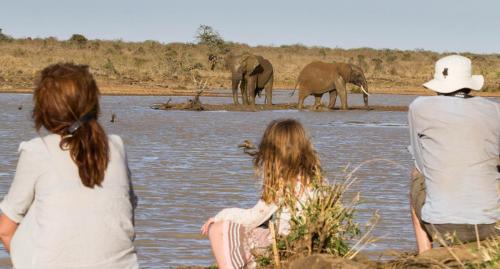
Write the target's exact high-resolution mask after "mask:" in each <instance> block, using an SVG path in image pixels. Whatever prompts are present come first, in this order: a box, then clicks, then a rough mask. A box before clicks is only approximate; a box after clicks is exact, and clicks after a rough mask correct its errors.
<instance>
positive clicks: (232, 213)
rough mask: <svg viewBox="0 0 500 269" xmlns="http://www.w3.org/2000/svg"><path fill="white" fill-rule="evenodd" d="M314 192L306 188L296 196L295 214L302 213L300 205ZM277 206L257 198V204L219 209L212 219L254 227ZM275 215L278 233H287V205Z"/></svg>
mask: <svg viewBox="0 0 500 269" xmlns="http://www.w3.org/2000/svg"><path fill="white" fill-rule="evenodd" d="M300 188H301V184H300V182H299V183H298V184H297V186H296V189H297V191H298V190H300ZM315 195H316V192H315V191H314V190H312V189H311V188H306V189H305V191H304V192H303V193H302V194H301V195H300V197H298V203H297V205H296V206H297V214H299V215H300V214H302V205H303V204H305V203H306V202H307V201H309V200H310V199H313V197H315ZM279 209H280V208H279V206H278V205H276V204H275V203H269V204H267V203H266V202H265V201H264V200H262V199H259V201H257V204H255V205H254V206H253V207H252V208H235V207H233V208H225V209H223V210H221V211H220V212H219V213H217V215H215V217H214V219H215V220H216V221H231V222H234V223H238V224H241V225H243V226H244V227H245V228H248V229H254V228H257V227H259V226H260V225H261V224H263V223H264V222H266V221H267V220H269V219H270V218H271V217H272V216H273V215H274V213H277V212H278V210H279ZM280 211H281V212H279V214H278V215H277V217H278V224H279V226H278V227H277V230H278V234H281V235H288V234H289V233H290V220H291V217H292V216H291V214H290V210H289V209H288V208H287V207H283V208H282V209H281V210H280Z"/></svg>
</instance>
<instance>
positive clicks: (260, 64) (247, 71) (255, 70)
mask: <svg viewBox="0 0 500 269" xmlns="http://www.w3.org/2000/svg"><path fill="white" fill-rule="evenodd" d="M225 64H226V68H227V69H229V70H230V71H231V89H232V91H233V102H234V104H238V103H239V102H238V87H239V88H240V89H241V99H242V102H243V104H245V105H254V104H255V97H256V96H257V95H260V91H262V90H263V89H265V91H266V93H265V96H266V104H268V105H271V104H272V96H273V93H272V91H273V80H274V71H273V66H272V64H271V62H269V61H268V60H267V59H265V58H264V57H262V56H259V55H252V54H242V55H232V54H230V55H228V56H227V57H226V63H225Z"/></svg>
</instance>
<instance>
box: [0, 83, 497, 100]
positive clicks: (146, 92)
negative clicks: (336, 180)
mask: <svg viewBox="0 0 500 269" xmlns="http://www.w3.org/2000/svg"><path fill="white" fill-rule="evenodd" d="M99 88H100V90H101V93H102V95H109V96H127V95H128V96H194V95H196V92H197V90H196V89H189V88H165V87H136V86H130V85H116V86H114V85H113V86H109V85H104V86H101V87H99ZM292 90H293V89H287V88H278V89H274V90H273V91H275V92H285V93H288V92H289V93H291V91H292ZM0 93H33V89H32V88H10V89H0ZM370 93H371V94H375V95H376V94H389V95H413V96H420V95H427V96H428V95H434V93H433V92H431V91H429V90H426V89H424V88H419V87H411V88H401V89H399V88H371V89H370ZM295 94H297V93H295ZM473 95H477V96H484V97H500V91H499V92H473ZM201 96H202V97H231V96H232V93H231V90H230V89H223V88H221V89H208V90H205V91H204V92H203V94H202V95H201Z"/></svg>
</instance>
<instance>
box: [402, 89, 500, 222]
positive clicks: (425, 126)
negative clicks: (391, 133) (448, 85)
mask: <svg viewBox="0 0 500 269" xmlns="http://www.w3.org/2000/svg"><path fill="white" fill-rule="evenodd" d="M408 121H409V127H410V140H411V146H410V147H409V150H410V153H411V154H412V155H413V157H414V159H415V166H416V168H417V169H418V170H419V172H420V173H421V174H423V175H424V177H425V186H426V201H425V204H424V206H423V208H422V219H423V220H424V221H426V222H429V223H433V224H445V223H453V224H490V223H494V222H495V221H497V220H499V219H500V210H499V198H500V196H499V190H498V182H499V179H500V174H499V173H498V171H497V165H498V164H499V152H500V106H499V104H498V103H495V102H492V101H489V100H487V99H485V98H482V97H473V98H460V97H450V96H428V97H418V98H417V99H415V101H413V102H412V103H411V105H410V108H409V112H408Z"/></svg>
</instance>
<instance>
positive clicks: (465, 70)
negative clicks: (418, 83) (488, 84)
mask: <svg viewBox="0 0 500 269" xmlns="http://www.w3.org/2000/svg"><path fill="white" fill-rule="evenodd" d="M483 84H484V77H483V76H482V75H472V64H471V61H470V60H469V58H466V57H464V56H460V55H450V56H446V57H443V58H441V59H439V60H438V61H437V62H436V69H435V72H434V79H433V80H431V81H428V82H426V83H424V85H423V86H424V87H426V88H428V89H430V90H433V91H435V92H439V93H450V92H454V91H458V90H460V89H464V88H468V89H471V90H475V91H479V90H481V88H482V87H483Z"/></svg>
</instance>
